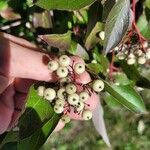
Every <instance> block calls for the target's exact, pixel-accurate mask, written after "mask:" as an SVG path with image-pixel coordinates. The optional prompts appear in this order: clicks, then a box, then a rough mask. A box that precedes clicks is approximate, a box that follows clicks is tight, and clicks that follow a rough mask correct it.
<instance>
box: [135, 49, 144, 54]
mask: <svg viewBox="0 0 150 150" xmlns="http://www.w3.org/2000/svg"><path fill="white" fill-rule="evenodd" d="M135 54H136V55H137V56H141V55H142V54H143V52H142V50H140V49H139V50H137V51H136V52H135Z"/></svg>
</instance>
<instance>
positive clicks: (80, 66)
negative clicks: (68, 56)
mask: <svg viewBox="0 0 150 150" xmlns="http://www.w3.org/2000/svg"><path fill="white" fill-rule="evenodd" d="M74 71H75V73H77V74H81V73H83V72H84V71H85V65H84V64H82V63H77V64H75V66H74Z"/></svg>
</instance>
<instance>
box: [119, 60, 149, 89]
mask: <svg viewBox="0 0 150 150" xmlns="http://www.w3.org/2000/svg"><path fill="white" fill-rule="evenodd" d="M120 65H121V68H122V69H123V71H124V72H125V74H126V75H127V77H128V78H129V79H130V80H133V81H134V82H135V83H136V85H137V86H139V87H142V88H148V89H150V81H149V80H148V79H147V78H145V77H143V76H142V75H140V73H139V72H138V70H137V69H136V67H135V66H134V65H128V64H127V63H126V61H120Z"/></svg>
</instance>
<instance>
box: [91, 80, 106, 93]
mask: <svg viewBox="0 0 150 150" xmlns="http://www.w3.org/2000/svg"><path fill="white" fill-rule="evenodd" d="M103 89H104V82H103V81H102V80H95V81H94V82H93V90H94V91H95V92H101V91H102V90H103Z"/></svg>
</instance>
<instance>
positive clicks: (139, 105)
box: [104, 81, 146, 113]
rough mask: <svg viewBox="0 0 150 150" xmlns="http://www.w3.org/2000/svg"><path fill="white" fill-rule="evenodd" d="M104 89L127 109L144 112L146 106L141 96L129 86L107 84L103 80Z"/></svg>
mask: <svg viewBox="0 0 150 150" xmlns="http://www.w3.org/2000/svg"><path fill="white" fill-rule="evenodd" d="M104 82H105V81H104ZM105 90H106V91H107V92H108V93H109V94H110V95H111V96H113V97H114V98H115V99H116V100H117V101H118V102H119V103H120V104H122V105H123V106H125V107H126V108H128V109H129V110H131V111H133V112H138V113H139V112H142V113H143V112H146V108H145V105H144V103H143V100H142V98H141V96H140V95H139V94H138V93H137V92H136V91H135V90H134V89H133V88H132V87H131V86H129V85H119V86H117V85H109V84H108V83H107V82H105Z"/></svg>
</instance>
